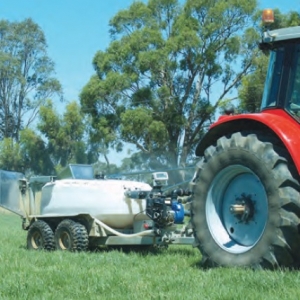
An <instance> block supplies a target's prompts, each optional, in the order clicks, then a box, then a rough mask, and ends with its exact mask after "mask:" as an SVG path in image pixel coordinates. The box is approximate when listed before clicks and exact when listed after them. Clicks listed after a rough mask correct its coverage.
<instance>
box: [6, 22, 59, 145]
mask: <svg viewBox="0 0 300 300" xmlns="http://www.w3.org/2000/svg"><path fill="white" fill-rule="evenodd" d="M46 48H47V44H46V40H45V36H44V34H43V32H42V31H41V29H40V27H39V26H38V25H37V24H35V23H34V22H33V21H32V20H31V19H25V20H24V21H22V22H9V21H6V20H2V21H0V119H1V122H0V138H8V137H9V138H13V139H15V140H16V141H18V140H19V132H20V130H21V129H23V128H26V127H28V125H29V124H30V123H32V121H33V120H34V119H35V117H36V114H37V111H38V108H39V106H40V105H41V104H42V103H44V101H45V100H46V99H47V98H48V97H50V96H51V95H53V94H55V93H56V94H59V95H61V86H60V84H59V82H58V81H57V80H56V79H55V78H53V77H52V74H53V73H54V64H53V62H52V61H51V60H50V59H49V57H47V53H46Z"/></svg>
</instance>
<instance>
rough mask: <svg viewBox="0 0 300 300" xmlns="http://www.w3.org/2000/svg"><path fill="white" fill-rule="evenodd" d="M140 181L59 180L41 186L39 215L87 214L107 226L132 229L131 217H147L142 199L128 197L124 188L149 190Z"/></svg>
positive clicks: (147, 185) (137, 218)
mask: <svg viewBox="0 0 300 300" xmlns="http://www.w3.org/2000/svg"><path fill="white" fill-rule="evenodd" d="M151 189H152V188H151V186H150V185H149V184H146V183H142V182H135V181H124V180H112V179H107V180H84V179H63V180H57V181H54V182H49V183H47V184H46V185H45V186H44V187H43V188H42V197H41V203H40V205H41V206H40V213H41V215H47V216H72V215H78V214H84V213H86V214H90V215H91V216H93V217H95V218H97V219H99V220H100V221H102V222H104V223H105V224H107V225H108V226H110V227H113V228H118V229H124V228H132V226H133V221H134V220H141V219H149V218H148V217H147V216H146V214H145V209H146V200H145V199H132V198H129V197H127V196H126V195H125V192H128V191H151Z"/></svg>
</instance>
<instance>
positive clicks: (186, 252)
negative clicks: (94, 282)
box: [89, 245, 201, 258]
mask: <svg viewBox="0 0 300 300" xmlns="http://www.w3.org/2000/svg"><path fill="white" fill-rule="evenodd" d="M111 251H118V252H122V253H138V254H140V255H162V254H170V255H180V256H185V257H195V255H199V254H200V253H199V251H196V253H195V250H194V249H193V248H192V247H191V248H187V247H186V246H185V247H184V246H183V247H182V246H178V245H176V246H173V245H171V246H169V247H168V246H164V247H157V246H153V245H149V246H148V245H147V246H131V245H126V246H124V245H123V246H99V247H96V248H94V249H90V250H89V252H91V253H105V252H111ZM197 252H198V253H197ZM199 257H200V258H201V255H199Z"/></svg>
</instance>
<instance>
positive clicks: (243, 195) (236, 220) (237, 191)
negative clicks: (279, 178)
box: [206, 165, 268, 253]
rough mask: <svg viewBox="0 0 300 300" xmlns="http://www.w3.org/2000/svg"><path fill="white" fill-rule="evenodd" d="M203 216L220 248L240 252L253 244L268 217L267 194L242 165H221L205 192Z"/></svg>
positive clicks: (259, 235)
mask: <svg viewBox="0 0 300 300" xmlns="http://www.w3.org/2000/svg"><path fill="white" fill-rule="evenodd" d="M206 218H207V223H208V227H209V230H210V232H211V234H212V236H213V238H214V240H215V242H216V243H218V244H219V245H220V247H221V248H223V249H224V250H226V251H228V252H230V253H243V252H246V251H248V250H250V249H251V248H253V247H254V246H255V245H256V243H257V242H258V241H259V239H260V238H261V236H262V234H263V232H264V228H265V226H266V222H267V219H268V197H267V194H266V191H265V188H264V186H263V184H262V182H261V181H260V179H259V178H258V177H257V176H256V174H255V173H254V172H253V171H251V170H250V169H249V168H247V167H245V166H243V165H231V166H228V167H226V168H224V169H222V170H221V171H220V172H219V174H218V175H217V176H216V177H215V178H214V180H213V181H212V183H211V186H210V189H209V192H208V195H207V199H206Z"/></svg>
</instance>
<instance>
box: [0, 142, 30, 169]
mask: <svg viewBox="0 0 300 300" xmlns="http://www.w3.org/2000/svg"><path fill="white" fill-rule="evenodd" d="M0 165H1V169H4V170H9V171H21V170H23V169H24V168H23V163H22V157H21V154H20V145H19V144H18V143H17V142H15V141H14V140H13V139H12V138H4V139H3V140H2V141H0Z"/></svg>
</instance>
